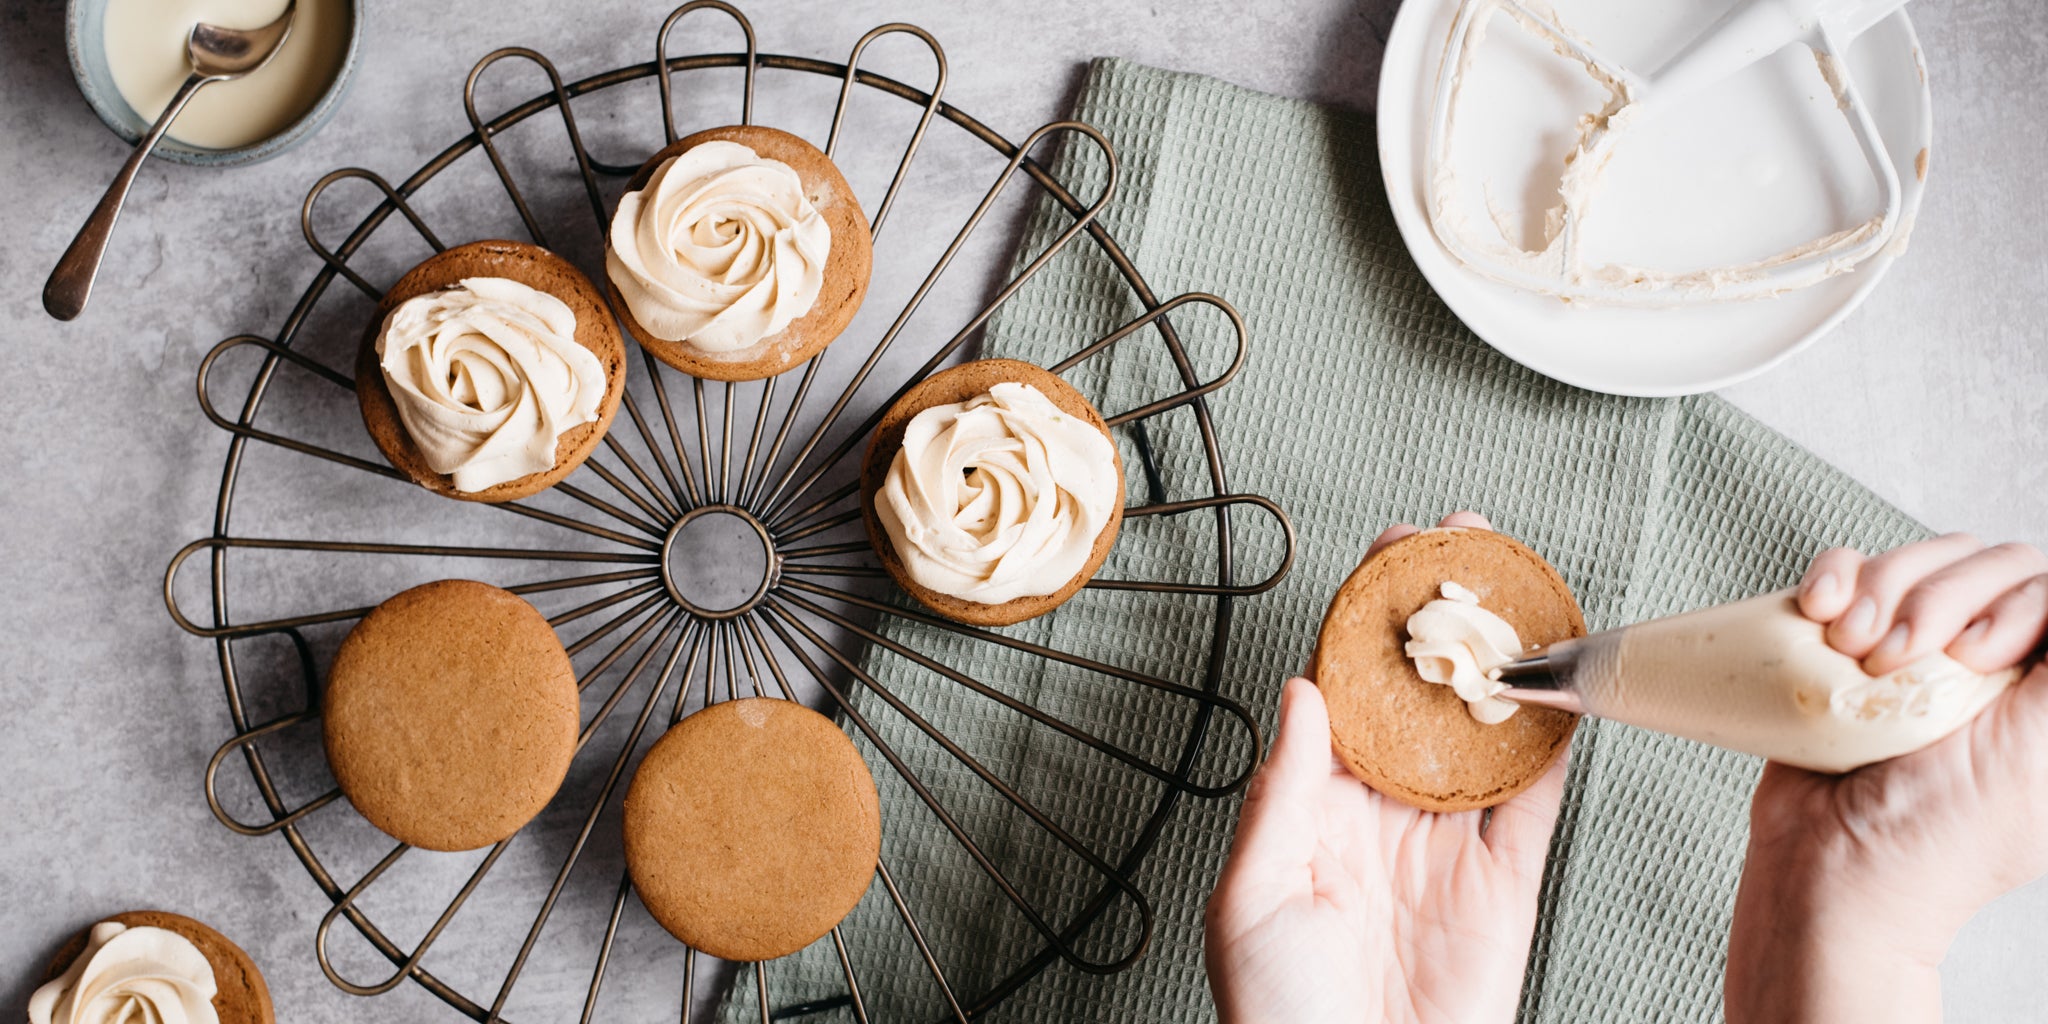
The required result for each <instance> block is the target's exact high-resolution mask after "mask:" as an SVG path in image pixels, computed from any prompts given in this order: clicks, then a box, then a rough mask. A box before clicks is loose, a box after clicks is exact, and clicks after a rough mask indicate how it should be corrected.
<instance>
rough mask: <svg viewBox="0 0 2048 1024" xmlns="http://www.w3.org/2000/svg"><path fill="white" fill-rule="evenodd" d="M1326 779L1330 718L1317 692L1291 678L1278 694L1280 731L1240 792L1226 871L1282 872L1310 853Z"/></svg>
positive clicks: (1304, 862) (1294, 865)
mask: <svg viewBox="0 0 2048 1024" xmlns="http://www.w3.org/2000/svg"><path fill="white" fill-rule="evenodd" d="M1329 777H1330V713H1329V709H1328V708H1327V707H1325V706H1324V704H1323V694H1322V691H1320V690H1318V689H1316V686H1315V684H1314V683H1311V682H1309V681H1308V680H1306V679H1299V678H1297V679H1290V680H1288V681H1287V687H1286V689H1284V690H1282V691H1281V693H1280V732H1279V735H1278V736H1276V737H1274V740H1273V747H1272V750H1271V751H1270V752H1269V753H1268V754H1267V756H1266V763H1265V764H1264V765H1262V766H1260V768H1259V773H1258V774H1257V775H1255V776H1253V777H1252V782H1251V787H1250V789H1248V790H1247V791H1246V792H1245V798H1244V809H1243V810H1242V811H1241V812H1240V813H1239V816H1238V820H1237V837H1236V838H1235V839H1234V840H1233V841H1232V843H1231V848H1230V865H1229V869H1228V870H1229V871H1230V872H1232V873H1235V872H1238V871H1250V872H1255V873H1260V872H1265V871H1277V870H1285V869H1287V868H1289V867H1298V866H1302V865H1306V864H1307V863H1308V860H1309V857H1310V856H1311V855H1312V854H1313V853H1314V852H1315V841H1316V832H1315V806H1316V798H1317V795H1318V792H1319V790H1320V788H1321V786H1322V785H1323V783H1324V782H1325V781H1327V780H1328V779H1329Z"/></svg>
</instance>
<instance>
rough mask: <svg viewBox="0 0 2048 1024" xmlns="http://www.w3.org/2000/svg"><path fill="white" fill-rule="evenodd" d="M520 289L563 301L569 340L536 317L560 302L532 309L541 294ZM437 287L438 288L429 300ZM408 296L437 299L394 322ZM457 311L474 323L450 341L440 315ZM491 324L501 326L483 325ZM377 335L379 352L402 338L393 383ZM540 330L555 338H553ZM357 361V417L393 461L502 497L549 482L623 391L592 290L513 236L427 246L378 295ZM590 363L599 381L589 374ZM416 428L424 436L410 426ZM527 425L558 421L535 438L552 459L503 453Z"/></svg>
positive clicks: (610, 337) (597, 433)
mask: <svg viewBox="0 0 2048 1024" xmlns="http://www.w3.org/2000/svg"><path fill="white" fill-rule="evenodd" d="M476 280H480V281H483V282H486V284H485V285H483V286H480V287H483V288H484V289H485V291H484V292H481V293H478V292H474V291H472V290H471V289H469V288H468V287H467V286H465V284H464V282H465V281H476ZM494 282H505V284H493V283H494ZM522 288H524V289H531V290H532V291H534V292H539V293H540V294H541V296H542V297H543V298H552V299H554V300H558V301H559V302H560V303H561V304H562V305H564V306H566V307H567V311H566V312H567V313H568V314H569V315H572V316H573V317H574V325H573V330H572V331H570V332H568V333H569V338H568V339H566V340H563V339H556V338H554V337H553V333H554V332H553V331H552V328H553V327H554V326H556V325H553V324H549V323H548V322H547V316H548V314H550V313H555V314H559V313H561V312H563V311H562V310H561V309H560V307H546V308H538V307H545V306H546V304H545V302H543V301H541V300H540V299H536V298H535V297H534V296H533V295H531V294H530V293H526V292H523V291H522V290H521V289H522ZM444 293H446V294H447V297H446V298H444V299H439V300H437V299H433V298H428V297H429V296H436V295H443V294H444ZM500 293H503V294H500ZM414 299H420V300H422V301H424V302H437V301H438V302H440V303H441V306H442V307H446V308H440V307H436V308H432V309H425V308H416V309H413V310H411V311H409V312H407V313H405V314H403V319H404V322H403V323H400V322H399V318H398V317H394V316H393V314H394V312H396V311H398V310H399V308H400V307H401V306H403V305H405V304H407V303H408V302H409V301H411V300H414ZM462 317H468V318H470V320H471V321H473V322H475V323H477V324H479V325H482V326H481V327H480V328H479V329H478V330H472V331H468V332H467V333H466V338H465V339H464V340H462V341H461V343H459V344H458V343H456V341H455V339H453V338H451V337H450V336H449V335H450V334H451V333H464V332H450V331H449V330H448V328H447V326H446V325H447V324H449V323H450V322H451V321H454V320H457V319H458V318H462ZM485 331H488V332H490V333H483V332H485ZM429 332H438V334H432V333H429ZM501 333H502V334H505V335H506V336H505V337H493V335H495V334H501ZM380 339H382V343H383V344H384V346H385V348H386V350H387V351H389V350H390V349H391V348H392V347H393V346H397V347H399V348H401V349H403V350H404V354H403V355H402V356H401V357H400V358H399V360H398V362H399V367H400V369H399V372H400V373H402V374H403V375H405V377H406V380H405V381H404V382H403V383H395V382H394V380H393V379H392V377H391V375H390V371H388V370H387V369H386V367H385V366H384V363H385V362H386V359H385V357H384V356H382V355H380V354H379V352H378V346H379V343H380ZM550 342H552V343H554V344H558V345H560V346H562V347H561V348H560V350H559V351H554V350H551V349H550V347H549V343H550ZM578 348H580V349H581V350H583V351H585V352H587V353H588V355H587V356H586V355H583V354H581V353H579V352H578V351H576V349H578ZM565 356H566V357H569V358H570V359H573V360H574V363H573V364H572V363H570V362H568V361H566V360H565V359H564V358H563V357H565ZM355 373H356V398H357V400H358V403H359V404H360V405H361V406H362V412H363V425H364V426H365V427H367V428H369V431H370V437H371V439H372V440H374V441H376V443H377V449H378V450H379V451H381V452H383V453H384V458H385V459H386V460H387V461H389V462H390V463H391V465H392V466H393V467H395V468H397V469H398V470H399V471H400V472H402V473H404V474H405V475H407V476H409V477H411V478H412V479H413V480H415V481H417V482H418V483H419V484H420V485H421V486H423V487H425V488H427V489H428V490H430V491H433V492H434V493H436V494H440V495H445V496H447V497H450V498H459V499H461V500H463V501H482V502H499V501H512V500H515V499H518V498H524V497H528V496H530V495H533V494H537V493H539V492H541V491H544V490H546V489H548V488H549V487H553V486H554V485H555V484H556V483H559V482H560V481H561V480H562V478H564V477H566V476H568V475H569V474H570V473H571V472H573V471H574V470H575V469H576V467H577V466H580V465H582V464H583V460H584V459H585V458H588V457H589V455H590V453H591V451H592V450H593V449H595V448H596V447H597V444H598V442H599V441H600V440H603V438H604V435H605V431H607V430H609V429H611V423H612V417H613V416H615V415H616V414H617V413H618V411H619V401H620V399H621V398H622V397H623V396H624V395H625V393H626V343H625V341H624V339H623V338H622V337H621V336H620V334H619V327H618V323H617V321H615V320H613V319H612V315H611V312H610V310H609V309H607V308H606V306H605V299H604V294H603V293H602V292H600V291H598V290H597V286H596V285H594V284H592V283H591V282H590V279H589V278H587V277H585V276H583V272H582V271H580V270H577V269H576V268H575V266H574V265H572V264H570V263H569V261H567V260H564V259H562V258H561V257H559V256H556V255H555V254H554V253H551V252H549V251H547V250H546V249H542V248H540V247H539V246H535V245H528V244H526V243H524V242H508V241H484V242H471V243H469V244H467V245H458V246H456V247H455V248H453V249H449V250H446V251H444V252H441V253H438V254H436V255H434V256H432V257H430V258H428V259H427V261H426V262H424V263H421V264H420V265H419V266H416V267H414V268H412V270H410V271H408V272H407V273H406V275H405V276H404V277H401V278H399V279H398V283H397V284H394V285H392V286H391V290H390V291H388V292H386V293H384V299H383V301H381V302H379V303H378V304H377V316H376V319H375V320H373V321H372V322H371V324H370V329H369V331H368V332H367V333H366V334H365V335H364V337H363V343H362V346H361V348H360V349H358V351H357V354H356V369H355ZM593 373H601V374H602V379H601V380H591V379H588V378H589V375H590V374H593ZM522 394H524V402H525V404H524V405H522V404H521V402H522ZM401 400H402V401H403V402H404V403H405V404H406V406H407V407H406V408H405V409H403V410H402V409H401V408H400V403H401ZM542 409H545V410H546V412H545V413H544V414H543V413H540V412H537V411H536V410H542ZM584 416H590V417H594V418H591V419H588V420H583V417H584ZM408 417H410V419H408ZM415 427H417V428H418V432H419V433H420V434H421V435H423V436H415V429H414V428H415ZM539 431H558V432H557V433H556V439H555V443H554V444H553V445H552V446H551V449H547V450H552V451H553V453H554V458H553V462H552V464H550V465H546V466H538V467H528V466H524V465H521V464H519V463H518V462H515V461H513V460H517V459H520V458H522V457H525V456H527V453H528V452H530V451H531V450H533V449H534V448H535V447H537V446H536V445H535V444H534V443H532V442H533V440H534V439H533V437H532V436H531V435H533V434H534V433H536V432H539ZM537 462H539V463H545V462H547V459H546V458H545V457H544V456H543V457H541V458H539V459H538V460H537ZM436 463H439V464H441V465H442V466H443V467H444V468H449V472H442V471H441V470H438V469H436V468H435V464H436ZM505 466H512V467H513V468H511V469H506V468H503V467H505ZM529 468H530V469H531V471H525V470H527V469H529ZM515 472H516V473H518V474H519V475H516V476H512V475H511V474H513V473H515ZM508 477H509V478H508ZM471 478H474V479H471Z"/></svg>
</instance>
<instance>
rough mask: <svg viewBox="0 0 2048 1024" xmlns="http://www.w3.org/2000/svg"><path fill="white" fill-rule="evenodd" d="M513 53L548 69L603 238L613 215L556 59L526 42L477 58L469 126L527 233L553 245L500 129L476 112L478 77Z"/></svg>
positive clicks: (466, 95)
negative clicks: (511, 165)
mask: <svg viewBox="0 0 2048 1024" xmlns="http://www.w3.org/2000/svg"><path fill="white" fill-rule="evenodd" d="M511 57H518V58H521V59H524V60H529V61H532V62H533V63H535V64H538V65H540V69H541V70H542V71H544V72H546V73H547V76H548V86H549V88H550V89H552V90H553V91H554V94H555V107H556V109H558V110H560V111H561V112H562V126H563V127H564V128H567V129H568V131H569V148H570V149H573V150H575V152H576V170H577V172H578V173H580V174H581V175H582V176H583V191H584V194H585V195H587V196H588V197H589V198H590V209H591V212H592V213H594V214H595V215H596V217H597V225H598V240H599V241H603V240H604V226H605V225H606V224H609V223H611V218H610V217H607V216H606V215H605V209H604V191H603V190H602V189H600V188H598V186H597V174H596V173H595V172H594V171H593V170H592V169H591V164H592V163H593V162H594V161H593V160H592V159H591V157H590V151H589V150H587V149H585V148H583V133H582V132H580V131H578V130H577V128H576V112H575V111H573V110H571V109H569V92H568V90H566V89H564V88H562V75H561V73H560V72H558V71H556V70H555V62H554V61H551V60H549V59H547V58H546V57H543V56H541V54H540V51H538V50H533V49H529V48H527V47H524V46H506V47H501V48H499V49H496V50H492V51H491V52H490V53H487V54H485V55H484V59H482V60H480V61H477V62H476V66H475V67H473V68H470V69H469V77H468V78H467V79H465V80H463V83H462V112H463V113H464V114H467V115H469V126H470V128H471V129H473V130H474V131H475V132H476V138H477V141H478V142H479V143H482V144H483V147H484V155H485V156H488V157H490V158H491V168H492V169H493V170H496V171H497V172H498V182H499V184H502V185H504V186H505V194H506V195H508V196H510V197H511V198H512V205H513V206H515V207H517V208H518V209H519V219H520V220H522V221H524V222H525V223H526V231H527V234H529V235H532V236H533V242H534V244H535V245H538V246H540V247H541V248H543V249H546V248H551V247H550V246H549V245H548V240H547V234H546V233H545V232H543V231H542V230H541V229H540V221H538V220H535V219H534V216H533V209H532V208H531V207H529V206H527V205H526V196H525V195H524V194H523V193H521V192H520V191H519V184H518V183H517V182H515V181H513V180H512V172H511V171H510V170H508V169H507V168H506V167H505V158H504V157H503V156H502V155H500V154H499V153H498V144H497V142H496V141H495V137H496V135H497V132H495V131H493V130H491V128H490V126H489V125H486V124H485V123H484V119H483V117H482V116H481V115H479V114H478V113H477V112H476V83H477V80H478V79H480V78H482V77H483V73H484V69H485V68H488V67H490V66H491V65H493V64H496V63H497V62H499V61H501V60H505V59H507V58H511ZM606 171H607V172H609V173H612V174H631V173H633V171H634V168H633V167H622V168H615V167H612V166H610V165H607V166H606Z"/></svg>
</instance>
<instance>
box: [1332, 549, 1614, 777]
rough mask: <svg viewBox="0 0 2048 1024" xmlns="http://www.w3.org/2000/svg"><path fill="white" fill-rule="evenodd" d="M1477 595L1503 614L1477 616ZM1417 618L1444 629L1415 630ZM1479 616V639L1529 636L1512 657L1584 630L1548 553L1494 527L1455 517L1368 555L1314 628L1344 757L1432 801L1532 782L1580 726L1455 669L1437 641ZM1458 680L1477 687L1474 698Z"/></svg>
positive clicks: (1505, 641)
mask: <svg viewBox="0 0 2048 1024" xmlns="http://www.w3.org/2000/svg"><path fill="white" fill-rule="evenodd" d="M1446 583H1449V584H1451V586H1449V587H1447V586H1445V584H1446ZM1467 598H1469V599H1470V600H1471V601H1472V602H1473V604H1474V606H1475V607H1476V608H1478V609H1483V610H1484V611H1486V612H1490V613H1492V614H1491V615H1482V616H1467V615H1466V613H1465V611H1464V609H1462V608H1461V607H1457V606H1462V605H1464V604H1465V603H1466V600H1465V599H1467ZM1447 605H1449V606H1451V607H1447ZM1418 613H1423V614H1421V615H1418ZM1446 616H1450V617H1455V619H1456V621H1455V622H1453V623H1452V626H1451V628H1450V629H1449V630H1448V631H1446V630H1445V629H1444V628H1443V627H1442V626H1440V625H1436V624H1433V623H1432V620H1433V619H1436V620H1439V622H1440V621H1441V620H1442V618H1443V617H1446ZM1488 620H1492V621H1493V622H1498V623H1500V624H1501V625H1500V626H1494V625H1491V624H1490V623H1488ZM1473 622H1477V623H1482V624H1481V625H1476V626H1474V625H1471V624H1472V623H1473ZM1411 626H1412V627H1414V628H1415V629H1416V630H1418V631H1424V632H1429V633H1435V634H1438V635H1436V636H1422V637H1420V638H1418V637H1417V636H1415V635H1413V634H1411ZM1468 626H1470V629H1469V630H1468V636H1469V641H1470V643H1472V644H1474V645H1483V644H1486V643H1495V644H1499V645H1511V646H1516V647H1519V651H1513V652H1507V651H1503V652H1500V653H1502V654H1519V653H1520V652H1521V651H1527V650H1529V649H1531V648H1533V647H1536V646H1540V645H1545V644H1551V643H1555V642H1557V641H1559V640H1564V639H1568V638H1571V637H1578V636H1584V635H1585V633H1586V622H1585V619H1584V617H1583V616H1581V615H1580V614H1579V606H1578V603H1577V602H1576V601H1574V600H1573V598H1572V593H1571V590H1570V589H1569V588H1568V587H1566V586H1565V582H1564V579H1563V577H1561V576H1559V575H1558V574H1557V570H1556V569H1553V568H1551V566H1550V563H1548V562H1545V561H1544V560H1543V558H1542V556H1540V555H1538V554H1536V553H1535V552H1534V551H1531V550H1529V549H1528V548H1527V547H1524V546H1523V545H1522V544H1520V543H1519V542H1517V541H1515V540H1513V539H1511V538H1509V537H1506V536H1504V535H1502V534H1499V533H1494V532H1492V531H1490V530H1475V529H1465V528H1460V527H1449V528H1439V529H1434V530H1424V531H1422V532H1421V533H1418V534H1415V535H1413V536H1410V537H1405V538H1403V539H1401V540H1398V541H1395V542H1394V543H1392V544H1389V545H1387V546H1386V547H1385V548H1382V549H1381V550H1380V551H1379V552H1378V553H1377V554H1375V555H1373V557H1371V558H1368V559H1366V560H1365V562H1364V563H1363V564H1361V565H1359V567H1358V568H1357V570H1355V571H1354V572H1352V574H1351V577H1350V578H1349V579H1347V580H1345V581H1344V586H1343V587H1342V588H1340V589H1339V590H1338V591H1337V596H1336V598H1335V599H1334V600H1332V601H1331V602H1330V609H1329V612H1328V614H1326V615H1325V616H1324V618H1323V626H1322V632H1321V634H1320V635H1319V636H1318V637H1317V639H1316V654H1315V660H1314V664H1313V667H1312V668H1311V670H1310V674H1311V675H1312V676H1313V677H1314V679H1315V682H1316V685H1317V686H1318V687H1320V688H1321V690H1322V692H1323V699H1324V701H1325V702H1326V703H1327V704H1328V705H1329V708H1330V734H1331V743H1332V749H1333V750H1334V751H1335V752H1336V755H1337V757H1338V759H1339V760H1341V761H1343V762H1344V765H1345V766H1346V767H1347V768H1349V769H1350V770H1351V774H1353V775H1355V776H1357V777H1358V778H1359V779H1360V780H1361V781H1363V782H1364V783H1366V784H1367V785H1369V786H1371V787H1372V788H1374V789H1376V790H1379V791H1380V792H1382V793H1385V794H1386V795H1388V796H1391V797H1393V798H1395V799H1397V800H1400V801H1401V802H1403V803H1406V804H1410V805H1412V806H1415V807H1419V808H1422V809H1423V810H1428V811H1464V810H1472V809H1475V808H1480V807H1491V806H1493V805H1495V804H1498V803H1501V802H1502V801H1505V800H1507V799H1508V798H1509V797H1512V796H1514V795H1515V794H1516V793H1519V792H1521V791H1522V790H1524V789H1527V788H1529V786H1531V785H1533V784H1534V783H1535V781H1536V780H1537V779H1538V778H1539V777H1541V776H1542V774H1543V773H1544V771H1545V770H1546V769H1548V768H1549V767H1550V765H1551V763H1552V762H1553V761H1555V760H1556V759H1557V756H1558V753H1559V752H1560V751H1562V750H1564V748H1565V745H1566V744H1567V743H1568V742H1569V741H1570V740H1571V735H1572V730H1573V729H1574V728H1575V727H1576V726H1577V725H1578V719H1577V717H1576V716H1573V715H1570V714H1566V713H1564V712H1560V711H1552V710H1547V709H1543V708H1529V707H1524V708H1519V709H1517V708H1514V707H1513V706H1512V705H1507V704H1506V703H1505V702H1502V701H1498V700H1489V699H1488V697H1489V695H1490V692H1491V691H1490V688H1488V687H1487V686H1486V685H1485V683H1484V681H1483V673H1481V674H1480V676H1481V677H1482V681H1481V682H1480V684H1479V685H1478V687H1477V688H1476V689H1475V688H1474V687H1473V686H1472V685H1470V684H1471V679H1469V678H1458V679H1456V680H1453V678H1452V675H1453V673H1451V672H1450V671H1449V663H1448V655H1447V652H1445V651H1444V650H1442V649H1441V648H1438V647H1436V646H1435V644H1436V643H1440V642H1442V641H1443V640H1444V639H1446V637H1448V636H1452V635H1454V634H1456V633H1457V632H1458V630H1460V629H1465V628H1466V627H1468ZM1503 627H1505V628H1506V629H1507V632H1506V633H1505V634H1502V633H1501V630H1502V628H1503ZM1411 650H1412V652H1413V656H1411ZM1424 671H1427V672H1428V673H1429V674H1430V675H1432V676H1439V677H1441V678H1440V682H1432V681H1429V680H1427V679H1425V677H1424V675H1423V672H1424ZM1462 675H1463V676H1470V675H1471V673H1469V672H1467V673H1463V674H1462ZM1454 682H1457V683H1465V684H1467V685H1466V686H1465V689H1466V694H1465V695H1464V696H1461V694H1460V692H1459V691H1460V688H1459V687H1458V686H1456V685H1453V683H1454ZM1466 696H1470V697H1473V698H1475V699H1474V700H1471V701H1469V702H1468V701H1467V700H1466V699H1465V697H1466ZM1504 712H1505V713H1504Z"/></svg>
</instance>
